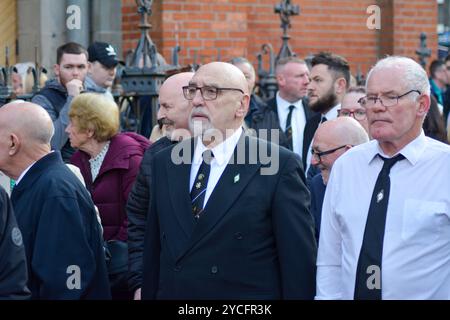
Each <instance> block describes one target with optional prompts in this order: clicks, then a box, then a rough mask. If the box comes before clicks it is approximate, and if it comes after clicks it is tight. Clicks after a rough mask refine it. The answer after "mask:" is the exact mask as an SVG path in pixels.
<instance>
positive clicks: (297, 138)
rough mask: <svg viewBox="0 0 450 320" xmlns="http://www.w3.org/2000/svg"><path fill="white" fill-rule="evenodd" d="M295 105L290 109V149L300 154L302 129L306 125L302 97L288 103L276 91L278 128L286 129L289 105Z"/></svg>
mask: <svg viewBox="0 0 450 320" xmlns="http://www.w3.org/2000/svg"><path fill="white" fill-rule="evenodd" d="M291 105H293V106H295V108H294V110H292V117H291V127H292V149H293V150H292V151H294V152H295V153H297V154H298V155H300V156H301V155H302V150H303V131H304V129H305V125H306V115H305V109H304V106H303V103H302V99H300V100H298V101H297V102H294V103H290V102H288V101H286V100H284V99H283V98H281V97H280V94H279V92H277V112H278V120H279V122H280V128H281V129H282V130H283V131H284V130H285V129H286V121H287V117H288V114H289V106H291Z"/></svg>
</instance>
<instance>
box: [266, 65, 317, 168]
mask: <svg viewBox="0 0 450 320" xmlns="http://www.w3.org/2000/svg"><path fill="white" fill-rule="evenodd" d="M275 72H276V77H277V84H278V91H277V93H276V96H275V97H273V98H272V99H271V100H269V101H268V102H267V104H268V106H269V107H270V109H271V110H272V111H273V112H274V113H275V115H276V118H277V120H278V122H279V126H280V128H282V131H281V132H280V136H282V137H283V136H284V137H285V139H286V141H287V146H288V147H289V149H290V150H292V151H294V152H295V153H297V154H298V155H300V156H301V155H302V148H303V131H304V128H305V124H306V122H307V121H308V120H309V119H310V118H311V117H312V116H313V112H312V111H311V110H310V108H309V106H308V100H307V99H306V94H307V91H306V89H307V86H308V84H309V70H308V66H307V65H306V62H305V61H304V60H301V59H299V58H297V57H287V58H283V59H280V60H278V62H277V65H276V68H275ZM305 172H306V171H305Z"/></svg>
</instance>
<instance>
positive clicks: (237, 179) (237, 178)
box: [234, 173, 240, 183]
mask: <svg viewBox="0 0 450 320" xmlns="http://www.w3.org/2000/svg"><path fill="white" fill-rule="evenodd" d="M239 178H240V176H239V173H238V174H237V175H235V176H234V183H237V182H238V181H239Z"/></svg>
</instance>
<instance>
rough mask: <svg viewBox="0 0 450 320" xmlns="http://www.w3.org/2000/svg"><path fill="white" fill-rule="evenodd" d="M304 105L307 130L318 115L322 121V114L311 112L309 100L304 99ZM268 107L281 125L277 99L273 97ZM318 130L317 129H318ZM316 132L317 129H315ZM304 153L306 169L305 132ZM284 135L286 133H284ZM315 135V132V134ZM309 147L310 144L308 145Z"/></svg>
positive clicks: (303, 159)
mask: <svg viewBox="0 0 450 320" xmlns="http://www.w3.org/2000/svg"><path fill="white" fill-rule="evenodd" d="M302 104H303V110H304V111H305V119H306V125H305V129H304V130H306V126H307V125H308V123H309V122H310V120H311V119H312V118H314V117H316V116H317V115H319V121H320V114H317V113H316V112H313V111H311V109H310V108H309V102H308V98H306V97H305V98H303V99H302ZM267 105H268V106H269V107H270V109H272V111H273V112H274V113H275V115H276V117H277V120H278V123H280V119H279V118H278V108H277V97H276V96H275V97H273V98H272V99H270V100H269V101H267ZM316 128H317V127H316ZM314 131H315V129H314ZM303 132H304V134H303V152H302V163H303V168H306V166H305V164H306V159H305V134H306V132H305V131H303ZM283 134H284V132H283ZM313 135H314V132H313ZM311 140H312V137H311V139H310V140H309V142H311ZM308 145H309V144H308ZM306 149H308V146H306Z"/></svg>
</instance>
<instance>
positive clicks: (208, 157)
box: [202, 149, 214, 164]
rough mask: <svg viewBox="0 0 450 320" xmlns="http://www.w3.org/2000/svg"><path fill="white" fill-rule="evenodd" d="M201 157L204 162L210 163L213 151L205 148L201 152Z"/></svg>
mask: <svg viewBox="0 0 450 320" xmlns="http://www.w3.org/2000/svg"><path fill="white" fill-rule="evenodd" d="M202 158H203V161H204V162H205V163H206V164H211V161H212V159H213V158H214V153H213V152H212V150H211V149H206V150H205V151H203V153H202Z"/></svg>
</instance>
